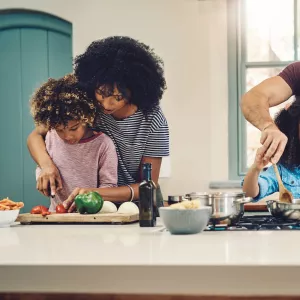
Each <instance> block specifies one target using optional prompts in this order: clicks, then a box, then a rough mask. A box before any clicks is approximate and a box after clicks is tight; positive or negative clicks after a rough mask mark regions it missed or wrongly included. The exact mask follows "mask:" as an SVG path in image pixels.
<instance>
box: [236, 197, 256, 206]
mask: <svg viewBox="0 0 300 300" xmlns="http://www.w3.org/2000/svg"><path fill="white" fill-rule="evenodd" d="M252 200H253V199H252V198H251V197H246V198H240V199H236V200H235V201H234V202H239V203H240V204H247V203H250V202H251V201H252Z"/></svg>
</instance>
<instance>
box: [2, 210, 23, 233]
mask: <svg viewBox="0 0 300 300" xmlns="http://www.w3.org/2000/svg"><path fill="white" fill-rule="evenodd" d="M19 212H20V210H18V209H14V210H1V211H0V228H1V227H9V226H10V225H11V224H12V223H14V222H15V221H16V219H17V217H18V215H19Z"/></svg>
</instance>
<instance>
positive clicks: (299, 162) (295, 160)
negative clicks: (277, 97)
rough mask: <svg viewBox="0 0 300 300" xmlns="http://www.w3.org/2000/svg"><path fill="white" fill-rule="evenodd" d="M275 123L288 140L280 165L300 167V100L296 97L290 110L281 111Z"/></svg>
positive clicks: (291, 167)
mask: <svg viewBox="0 0 300 300" xmlns="http://www.w3.org/2000/svg"><path fill="white" fill-rule="evenodd" d="M274 122H275V124H276V126H277V127H278V128H279V130H280V131H281V132H282V133H284V134H285V135H286V136H287V138H288V142H287V144H286V147H285V150H284V152H283V154H282V156H281V158H280V163H281V164H283V165H284V166H286V167H287V168H290V169H293V168H296V167H298V166H300V155H299V154H300V135H299V124H300V98H298V97H296V100H295V101H294V102H293V103H292V104H291V106H290V107H289V108H288V109H282V110H280V111H279V112H278V113H277V115H276V116H275V119H274Z"/></svg>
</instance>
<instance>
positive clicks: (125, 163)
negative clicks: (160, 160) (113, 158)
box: [95, 107, 169, 186]
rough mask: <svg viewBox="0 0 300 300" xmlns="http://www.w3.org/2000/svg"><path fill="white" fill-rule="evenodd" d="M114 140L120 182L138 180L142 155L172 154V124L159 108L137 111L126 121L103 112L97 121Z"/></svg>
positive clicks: (161, 155) (122, 183) (100, 128)
mask: <svg viewBox="0 0 300 300" xmlns="http://www.w3.org/2000/svg"><path fill="white" fill-rule="evenodd" d="M95 123H96V124H95V127H96V128H97V130H101V131H103V132H104V133H105V134H107V135H108V136H109V137H110V138H111V139H112V140H113V142H114V144H115V147H116V150H117V155H118V185H119V186H121V185H126V184H132V183H136V182H139V174H140V173H139V167H140V163H141V159H142V157H143V156H149V157H163V156H169V127H168V123H167V120H166V118H165V116H164V114H163V112H162V110H161V108H160V107H157V108H155V109H154V110H153V112H151V113H150V114H148V115H147V118H146V117H145V116H144V115H143V113H142V112H141V111H140V110H138V111H137V112H136V113H135V114H133V115H132V116H130V117H128V118H126V119H124V120H116V119H114V117H113V116H111V115H106V114H104V113H102V112H100V116H99V118H97V121H96V122H95Z"/></svg>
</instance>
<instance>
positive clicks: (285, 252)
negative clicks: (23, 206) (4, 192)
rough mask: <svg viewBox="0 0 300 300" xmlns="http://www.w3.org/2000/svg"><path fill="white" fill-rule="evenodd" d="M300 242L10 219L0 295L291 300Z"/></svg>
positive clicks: (274, 235) (293, 235) (288, 234)
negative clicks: (265, 299) (268, 298)
mask: <svg viewBox="0 0 300 300" xmlns="http://www.w3.org/2000/svg"><path fill="white" fill-rule="evenodd" d="M299 249H300V232H299V231H276V230H275V231H247V232H244V231H234V232H230V231H223V232H222V231H221V232H210V231H208V232H203V233H201V234H196V235H180V236H174V235H173V236H172V235H170V233H169V232H167V231H165V230H164V229H163V227H162V226H161V225H158V226H157V227H155V228H140V227H139V225H138V224H137V223H135V224H130V225H27V226H24V225H19V224H15V225H13V226H12V227H10V228H0V254H1V255H0V298H1V293H12V292H14V293H21V294H23V293H31V292H35V293H40V294H47V293H77V294H86V293H94V294H107V295H116V294H117V295H126V294H130V295H154V294H159V295H185V296H193V295H194V296H201V297H198V298H197V299H227V298H226V297H225V298H224V297H221V296H227V295H231V296H249V298H246V299H250V297H251V296H272V297H271V299H274V297H273V296H275V295H276V296H282V298H280V299H292V298H289V297H288V296H300V284H299V277H300V250H299ZM210 295H211V296H220V298H219V297H216V298H207V297H206V296H210ZM2 297H4V296H3V294H2ZM107 297H109V296H107ZM1 299H2V298H1ZM7 299H11V298H7ZM14 299H17V298H14ZM19 299H21V298H19ZM28 299H34V298H28ZM43 299H44V298H43ZM74 299H76V298H74ZM81 299H82V298H81ZM92 299H94V298H92ZM95 299H96V298H95ZM99 299H100V298H99ZM101 299H112V298H101ZM118 299H123V298H118ZM124 299H126V300H127V299H132V300H135V299H144V298H141V297H139V296H137V298H135V297H134V296H129V298H124ZM147 299H150V298H147ZM155 299H164V298H159V297H158V298H155ZM166 299H171V298H166ZM174 299H177V298H174ZM178 299H189V298H187V297H184V298H178ZM228 299H229V298H228Z"/></svg>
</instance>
